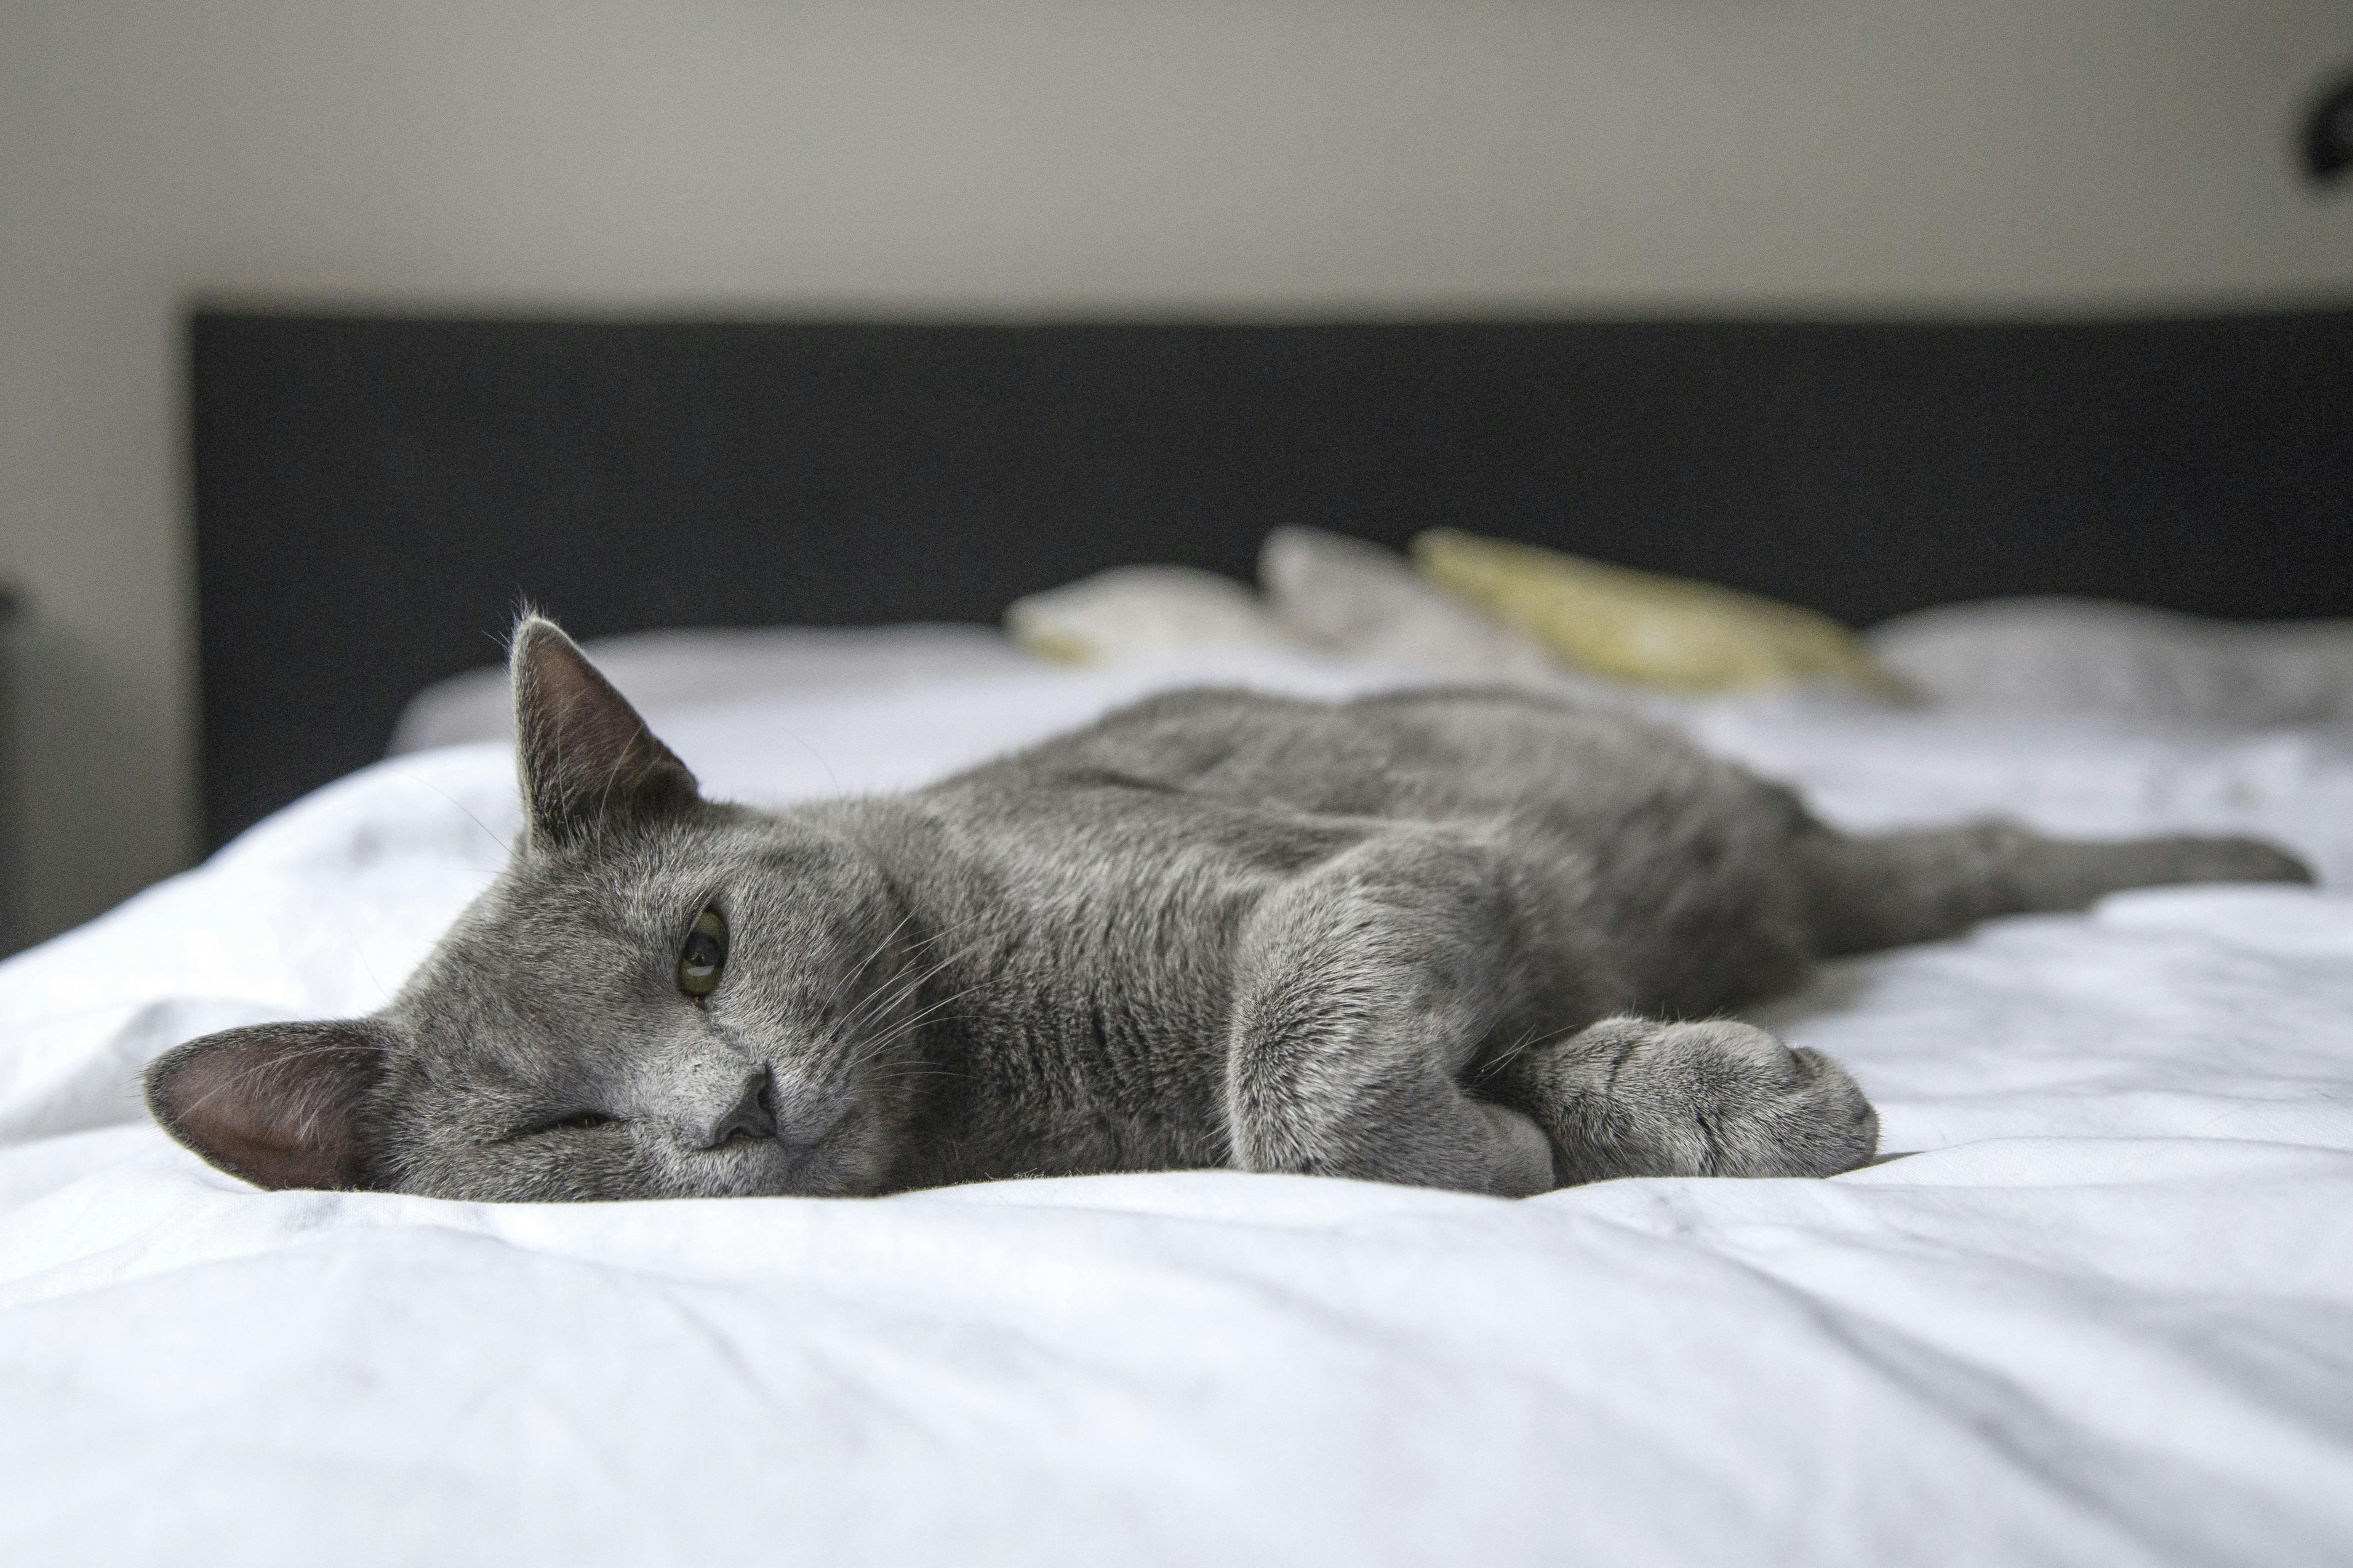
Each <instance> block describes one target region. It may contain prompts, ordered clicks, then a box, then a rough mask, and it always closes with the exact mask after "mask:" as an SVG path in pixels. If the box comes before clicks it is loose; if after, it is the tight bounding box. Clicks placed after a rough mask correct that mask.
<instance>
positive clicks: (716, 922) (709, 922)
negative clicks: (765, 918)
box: [678, 910, 727, 1002]
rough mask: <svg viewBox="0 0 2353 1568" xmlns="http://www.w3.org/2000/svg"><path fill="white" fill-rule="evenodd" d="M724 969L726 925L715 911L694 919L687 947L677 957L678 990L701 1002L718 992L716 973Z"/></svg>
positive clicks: (706, 911)
mask: <svg viewBox="0 0 2353 1568" xmlns="http://www.w3.org/2000/svg"><path fill="white" fill-rule="evenodd" d="M726 967H727V921H726V918H725V917H724V916H723V915H722V914H720V912H719V911H718V910H703V911H702V913H701V914H699V915H697V916H695V917H694V929H693V930H691V931H688V932H687V933H686V945H685V946H684V947H683V948H682V949H681V950H680V952H679V955H678V988H679V989H680V990H681V991H683V992H685V993H686V994H688V995H689V996H691V997H693V998H694V1000H695V1001H697V1002H701V1001H702V999H703V998H704V997H705V996H708V995H710V994H712V992H713V991H716V990H717V989H718V988H719V972H720V971H721V970H723V969H724V968H726Z"/></svg>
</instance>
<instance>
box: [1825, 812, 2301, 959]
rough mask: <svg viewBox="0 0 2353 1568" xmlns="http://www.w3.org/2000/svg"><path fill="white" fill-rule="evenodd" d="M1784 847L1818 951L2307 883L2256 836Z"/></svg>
mask: <svg viewBox="0 0 2353 1568" xmlns="http://www.w3.org/2000/svg"><path fill="white" fill-rule="evenodd" d="M1795 848H1796V851H1797V856H1798V869H1799V875H1800V877H1801V878H1802V879H1803V883H1804V889H1805V896H1806V902H1807V908H1808V911H1809V916H1810V926H1811V928H1812V935H1813V938H1814V948H1815V951H1816V952H1819V953H1820V954H1822V955H1823V956H1826V957H1828V956H1833V955H1836V954H1839V953H1847V952H1870V951H1872V950H1873V949H1876V948H1883V947H1899V946H1902V945H1904V944H1905V943H1906V942H1932V941H1935V940H1936V939H1937V938H1940V937H1947V936H1954V935H1957V934H1958V933H1960V932H1961V931H1966V930H1967V929H1968V928H1969V927H1970V926H1972V925H1974V924H1976V923H1977V922H1978V921H1982V920H1989V919H1991V918H1993V917H1994V916H1996V915H2013V914H2034V913H2047V912H2056V911H2059V910H2080V909H2084V908H2086V907H2088V906H2089V905H2091V904H2092V903H2093V902H2094V901H2095V900H2099V899H2101V898H2103V897H2105V895H2107V894H2109V893H2114V892H2120V891H2122V890H2124V889H2126V888H2151V887H2160V886H2164V885H2167V884H2170V883H2180V882H2310V881H2311V880H2312V879H2313V876H2312V872H2311V869H2310V868H2307V867H2306V865H2305V864H2304V863H2303V862H2302V861H2300V860H2298V859H2296V858H2295V857H2294V856H2292V855H2289V854H2287V853H2286V852H2285V851H2284V850H2281V849H2279V848H2277V847H2274V846H2273V845H2270V844H2266V843H2264V842H2263V840H2261V839H2257V838H2231V837H2211V838H2207V837H2175V838H2137V839H2126V840H2120V841H2116V842H2105V843H2104V842H2090V841H2083V840H2075V839H2065V838H2046V837H2042V835H2041V834H2038V833H2033V832H2030V831H2029V830H2027V829H2026V828H2023V827H2020V826H2015V825H2013V824H2010V823H2007V822H1986V823H1978V824H1975V825H1972V826H1967V827H1954V828H1939V829H1935V830H1931V831H1928V832H1920V833H1891V834H1883V835H1877V836H1871V837H1862V836H1850V835H1847V834H1842V833H1839V832H1837V831H1835V830H1833V829H1831V828H1828V827H1824V826H1820V825H1819V824H1815V823H1808V824H1807V825H1806V826H1804V827H1803V828H1802V829H1801V830H1800V832H1799V837H1798V840H1797V843H1796V845H1795Z"/></svg>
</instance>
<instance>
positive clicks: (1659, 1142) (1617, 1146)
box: [1539, 1018, 1879, 1182]
mask: <svg viewBox="0 0 2353 1568" xmlns="http://www.w3.org/2000/svg"><path fill="white" fill-rule="evenodd" d="M1556 1050H1557V1051H1558V1052H1559V1053H1560V1057H1559V1058H1558V1059H1557V1061H1556V1071H1555V1072H1554V1073H1553V1074H1552V1075H1550V1076H1551V1077H1552V1079H1553V1089H1554V1094H1555V1096H1556V1100H1555V1105H1554V1110H1555V1114H1554V1115H1552V1116H1550V1117H1540V1118H1539V1120H1540V1121H1544V1122H1546V1125H1547V1130H1548V1131H1551V1132H1552V1133H1553V1137H1554V1142H1555V1144H1556V1155H1557V1157H1558V1163H1559V1165H1560V1167H1561V1173H1562V1174H1563V1176H1564V1177H1565V1178H1566V1179H1567V1180H1568V1181H1571V1182H1576V1181H1595V1180H1599V1179H1601V1178H1604V1177H1608V1176H1637V1175H1640V1176H1831V1175H1836V1174H1837V1173H1839V1172H1841V1171H1851V1170H1853V1169H1854V1168H1855V1167H1856V1166H1858V1165H1862V1164H1864V1163H1868V1162H1869V1161H1870V1159H1871V1157H1872V1155H1873V1153H1874V1152H1877V1150H1878V1146H1879V1116H1878V1113H1877V1112H1875V1111H1874V1110H1872V1108H1871V1102H1870V1101H1869V1100H1866V1099H1864V1098H1863V1094H1862V1089H1860V1088H1858V1087H1857V1086H1856V1084H1855V1081H1854V1079H1852V1078H1851V1077H1849V1076H1848V1075H1847V1071H1846V1069H1845V1068H1841V1067H1840V1066H1839V1065H1838V1063H1836V1062H1834V1061H1832V1060H1831V1058H1828V1057H1826V1056H1823V1055H1822V1054H1821V1053H1820V1051H1812V1050H1799V1051H1793V1050H1791V1049H1790V1048H1789V1047H1787V1046H1785V1045H1783V1044H1782V1043H1781V1042H1780V1041H1779V1040H1778V1039H1776V1038H1774V1037H1772V1036H1771V1035H1768V1034H1767V1033H1766V1032H1765V1031H1764V1030H1762V1029H1759V1028H1757V1027H1755V1026H1752V1025H1748V1024H1737V1023H1732V1022H1728V1021H1723V1020H1717V1021H1711V1022H1707V1023H1698V1024H1662V1023H1656V1022H1652V1021H1651V1020H1648V1019H1641V1018H1611V1019H1607V1020H1605V1021H1603V1022H1601V1023H1599V1024H1596V1025H1594V1026H1592V1027H1591V1028H1589V1029H1587V1030H1585V1031H1583V1032H1582V1033H1580V1034H1578V1035H1577V1036H1576V1037H1574V1038H1573V1039H1571V1040H1568V1041H1567V1042H1565V1043H1564V1044H1563V1045H1562V1046H1560V1047H1556Z"/></svg>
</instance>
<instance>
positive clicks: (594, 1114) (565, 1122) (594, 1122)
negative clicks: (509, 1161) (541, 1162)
mask: <svg viewBox="0 0 2353 1568" xmlns="http://www.w3.org/2000/svg"><path fill="white" fill-rule="evenodd" d="M618 1121H619V1119H618V1118H617V1117H612V1116H607V1115H606V1114H605V1113H604V1112H603V1111H601V1110H577V1111H575V1112H573V1113H572V1114H571V1115H569V1116H566V1117H563V1118H561V1119H559V1120H557V1121H543V1122H541V1123H540V1124H539V1125H538V1126H536V1127H529V1128H525V1129H524V1130H523V1131H522V1133H520V1134H518V1136H521V1137H525V1138H529V1137H533V1136H534V1135H536V1134H538V1133H542V1132H589V1131H595V1130H596V1129H597V1128H599V1127H612V1126H615V1125H617V1123H618Z"/></svg>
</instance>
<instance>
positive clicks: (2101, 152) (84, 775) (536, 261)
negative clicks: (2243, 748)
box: [0, 0, 2353, 931]
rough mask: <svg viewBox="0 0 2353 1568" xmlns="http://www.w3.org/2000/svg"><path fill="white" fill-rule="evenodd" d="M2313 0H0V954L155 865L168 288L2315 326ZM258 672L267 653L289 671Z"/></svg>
mask: <svg viewBox="0 0 2353 1568" xmlns="http://www.w3.org/2000/svg"><path fill="white" fill-rule="evenodd" d="M2348 63H2353V4H2348V3H2347V0H1982V3H1974V4H1973V3H1970V0H1522V3H1516V4H1505V3H1499V0H1488V3H1482V0H1229V3H1224V4H1210V3H1193V4H1187V3H1182V0H1166V3H1145V0H1105V3H1101V4H1094V5H1084V4H1076V3H1065V0H970V3H967V4H962V5H949V4H945V3H929V4H926V3H919V0H895V3H894V0H824V3H811V4H798V5H793V4H786V3H783V0H772V3H766V4H759V3H754V0H733V3H723V0H703V3H700V4H687V3H674V4H669V5H659V4H650V3H648V4H638V5H619V4H612V3H602V4H599V3H595V0H417V3H410V4H371V5H357V4H332V3H329V0H217V3H215V4H210V5H198V4H189V3H187V0H158V3H153V4H132V3H124V0H0V575H5V576H8V577H13V578H15V579H16V580H18V581H20V582H22V583H24V584H26V585H28V586H29V587H30V588H31V590H32V592H33V593H34V595H36V597H37V605H38V609H39V612H40V616H41V619H40V623H39V625H38V627H37V634H36V636H35V637H34V638H33V647H32V648H31V650H30V657H31V660H32V664H33V671H32V673H33V677H34V679H33V689H32V691H31V693H30V697H31V712H30V713H29V714H28V716H27V724H28V728H29V731H30V742H29V749H30V760H31V770H30V773H29V775H28V777H27V778H26V781H25V795H26V812H27V814H28V816H29V819H30V824H31V842H30V844H29V846H28V848H29V852H30V859H31V863H32V865H31V869H32V873H33V881H34V888H33V897H32V907H31V908H30V910H28V911H27V913H28V915H29V918H30V920H31V921H32V923H33V924H34V925H35V927H36V928H37V929H39V930H43V931H47V930H54V929H57V928H58V927H60V926H62V925H63V924H66V923H68V922H69V921H75V920H79V919H80V918H82V917H84V916H86V915H88V914H90V913H92V912H94V911H95V910H99V909H100V908H102V907H104V906H105V905H107V904H108V903H110V902H111V901H112V900H116V899H118V898H120V897H121V896H122V895H123V894H125V893H127V892H129V891H130V890H132V889H134V888H136V887H138V886H140V885H141V884H142V883H143V882H145V881H146V880H148V879H152V878H153V877H155V876H157V875H159V874H161V873H164V872H166V871H168V870H171V869H172V868H175V867H177V866H178V865H180V864H182V863H183V861H184V860H185V858H186V856H187V855H188V854H189V852H190V849H191V846H192V843H193V840H194V808H193V795H192V790H191V772H192V769H191V763H192V755H193V738H194V723H193V706H192V698H193V691H194V681H195V672H194V669H193V668H192V652H193V644H192V633H191V609H192V606H191V605H190V599H189V583H188V554H189V552H188V546H187V539H186V527H185V516H184V500H183V495H182V488H183V474H182V463H181V450H180V445H179V443H180V439H181V429H180V425H179V419H180V411H179V405H178V397H179V390H180V388H179V382H178V374H179V369H180V365H179V358H178V350H179V337H178V330H179V321H180V313H181V310H182V309H183V306H184V303H185V300H188V299H189V297H190V296H191V295H192V294H195V293H199V292H205V293H229V294H250V295H258V296H278V295H299V296H306V297H313V298H316V297H330V298H333V299H337V300H403V301H425V302H432V303H462V304H466V305H485V304H497V303H500V302H508V303H527V304H532V305H549V304H556V305H564V306H590V307H595V308H597V309H613V310H633V309H639V308H674V307H681V306H685V307H693V308H708V307H724V308H729V309H738V308H740V309H746V310H807V309H819V310H832V311H861V310H887V311H938V310H959V311H963V310H977V311H987V312H1038V311H1079V312H1082V311H1089V310H1137V309H1145V310H1203V309H1207V310H1243V311H1271V312H1287V311H1331V310H1350V311H1421V310H1473V311H1476V310H1522V309H1531V308H1534V309H1556V308H1571V309H1586V308H1604V309H1613V310H1615V309H1652V308H1658V309H1674V310H1683V309H1707V310H1732V309H1749V308H1757V309H1770V310H1844V309H1852V308H1858V307H1868V308H1873V309H1894V310H1909V309H1915V308H1922V307H1933V308H1939V309H1947V308H1961V309H1971V310H2005V309H2020V308H2023V309H2031V310H2053V309H2064V308H2067V307H2069V306H2073V305H2079V304H2090V305H2094V306H2096V307H2099V308H2103V309H2108V308H2117V307H2123V306H2128V305H2142V304H2154V305H2158V306H2168V307H2169V306H2174V305H2179V304H2197V303H2207V302H2218V301H2226V300H2253V299H2272V298H2280V297H2286V296H2299V295H2303V296H2309V295H2312V294H2315V293H2318V294H2322V295H2328V294H2338V295H2341V294H2343V293H2344V292H2346V291H2347V290H2348V289H2353V201H2348V199H2346V198H2344V197H2342V196H2338V197H2328V196H2324V195H2316V194H2314V193H2310V192H2307V191H2305V190H2302V189H2300V188H2298V187H2297V186H2296V184H2295V181H2294V179H2293V176H2292V171H2291V167H2290V163H2289V158H2288V143H2289V137H2290V131H2291V125H2292V122H2293V120H2294V117H2295V110H2296V108H2297V106H2298V104H2299V101H2300V100H2302V99H2303V97H2304V96H2305V95H2306V93H2308V92H2309V91H2310V90H2311V89H2312V88H2313V87H2314V86H2315V84H2316V82H2317V81H2318V80H2319V79H2320V78H2321V77H2322V76H2323V75H2325V74H2326V73H2327V71H2328V70H2329V69H2331V68H2337V67H2340V66H2343V65H2346V64H2348ZM288 656H289V657H290V658H299V657H301V650H299V649H289V650H288Z"/></svg>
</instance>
